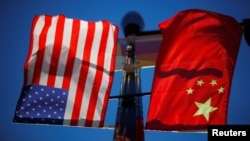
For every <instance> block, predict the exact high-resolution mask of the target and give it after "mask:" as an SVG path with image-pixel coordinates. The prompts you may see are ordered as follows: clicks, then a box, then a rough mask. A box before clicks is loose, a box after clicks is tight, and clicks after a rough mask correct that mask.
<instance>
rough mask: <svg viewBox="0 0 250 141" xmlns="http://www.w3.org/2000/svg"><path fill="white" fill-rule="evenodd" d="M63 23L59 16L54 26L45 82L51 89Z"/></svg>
mask: <svg viewBox="0 0 250 141" xmlns="http://www.w3.org/2000/svg"><path fill="white" fill-rule="evenodd" d="M64 23H65V17H64V16H62V15H59V17H58V21H57V25H56V31H55V32H56V33H55V41H54V46H53V51H52V56H51V61H50V67H49V74H48V81H47V85H48V86H49V87H53V86H54V85H55V80H56V75H57V74H56V72H57V68H58V64H59V58H60V53H61V48H62V41H63V31H64Z"/></svg>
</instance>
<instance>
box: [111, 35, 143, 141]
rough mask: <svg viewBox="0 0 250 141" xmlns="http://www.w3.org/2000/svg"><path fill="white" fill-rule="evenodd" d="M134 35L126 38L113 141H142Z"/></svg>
mask: <svg viewBox="0 0 250 141" xmlns="http://www.w3.org/2000/svg"><path fill="white" fill-rule="evenodd" d="M134 37H135V35H133V34H132V35H129V36H127V50H126V60H125V63H124V65H123V70H122V73H123V75H122V82H121V89H120V96H122V97H121V98H119V103H118V109H117V117H116V123H115V130H114V138H113V140H114V141H144V125H143V109H142V97H141V96H134V95H133V94H136V93H141V79H140V68H137V67H136V56H135V38H134Z"/></svg>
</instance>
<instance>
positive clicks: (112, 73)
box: [99, 25, 119, 127]
mask: <svg viewBox="0 0 250 141" xmlns="http://www.w3.org/2000/svg"><path fill="white" fill-rule="evenodd" d="M112 26H114V28H113V30H114V34H113V38H114V45H113V52H112V58H111V64H110V69H109V70H110V75H109V81H108V87H107V91H106V94H105V97H104V103H103V105H104V107H106V106H107V105H108V100H109V95H110V92H111V87H112V83H113V79H114V70H115V57H116V50H117V40H118V31H119V29H118V27H117V26H115V25H112ZM106 110H107V108H102V111H101V120H100V125H99V126H100V127H103V125H104V118H105V115H106Z"/></svg>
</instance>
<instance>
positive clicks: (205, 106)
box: [193, 97, 218, 121]
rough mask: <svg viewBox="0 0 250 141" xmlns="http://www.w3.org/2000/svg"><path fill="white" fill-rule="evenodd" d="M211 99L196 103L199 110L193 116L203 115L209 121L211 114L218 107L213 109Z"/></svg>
mask: <svg viewBox="0 0 250 141" xmlns="http://www.w3.org/2000/svg"><path fill="white" fill-rule="evenodd" d="M210 104H211V97H210V98H209V99H208V100H207V101H206V102H205V103H200V102H195V105H196V106H197V107H198V110H197V111H196V113H195V114H194V115H193V116H198V115H203V116H204V117H205V119H206V120H207V121H209V114H210V113H211V112H213V111H215V110H217V109H218V108H217V107H212V106H211V105H210Z"/></svg>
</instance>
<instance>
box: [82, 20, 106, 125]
mask: <svg viewBox="0 0 250 141" xmlns="http://www.w3.org/2000/svg"><path fill="white" fill-rule="evenodd" d="M102 30H103V25H102V22H96V23H95V34H94V38H93V44H92V48H91V53H90V66H89V72H88V73H87V74H88V75H87V80H86V85H85V89H84V95H83V99H82V107H81V113H80V119H86V118H87V112H88V107H89V103H90V97H91V92H92V87H93V82H94V79H95V75H96V64H97V58H98V52H99V49H100V41H101V37H102ZM84 122H85V120H80V121H79V122H78V125H84V124H85V123H84Z"/></svg>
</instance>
